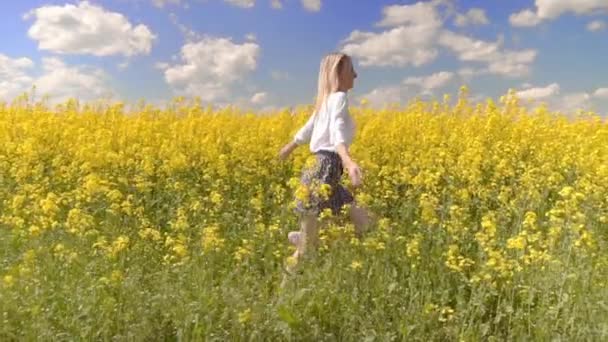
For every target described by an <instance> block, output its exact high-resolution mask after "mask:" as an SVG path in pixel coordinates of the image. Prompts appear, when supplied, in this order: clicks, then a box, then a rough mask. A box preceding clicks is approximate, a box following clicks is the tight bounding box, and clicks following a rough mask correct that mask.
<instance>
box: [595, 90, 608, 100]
mask: <svg viewBox="0 0 608 342" xmlns="http://www.w3.org/2000/svg"><path fill="white" fill-rule="evenodd" d="M593 97H596V98H601V99H608V88H598V89H596V90H595V91H594V92H593Z"/></svg>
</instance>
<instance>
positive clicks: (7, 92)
mask: <svg viewBox="0 0 608 342" xmlns="http://www.w3.org/2000/svg"><path fill="white" fill-rule="evenodd" d="M33 66H34V62H32V61H31V60H30V59H29V58H16V59H12V58H10V57H8V56H5V55H3V54H0V101H1V100H11V99H13V98H15V97H16V96H17V95H19V94H20V93H22V92H24V91H26V90H28V88H29V87H30V86H31V85H32V81H33V79H32V77H31V76H30V75H29V74H28V71H29V70H30V69H32V67H33Z"/></svg>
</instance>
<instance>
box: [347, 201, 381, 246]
mask: <svg viewBox="0 0 608 342" xmlns="http://www.w3.org/2000/svg"><path fill="white" fill-rule="evenodd" d="M349 216H350V219H351V221H352V222H353V224H354V225H355V236H356V237H357V238H361V237H363V234H364V233H365V232H367V231H368V230H369V229H370V227H371V225H372V224H373V223H374V222H375V220H376V217H375V215H374V214H373V213H372V212H371V211H370V210H369V209H367V208H365V207H362V206H357V205H356V204H354V203H353V204H352V205H351V207H350V212H349Z"/></svg>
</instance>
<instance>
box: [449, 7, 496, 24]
mask: <svg viewBox="0 0 608 342" xmlns="http://www.w3.org/2000/svg"><path fill="white" fill-rule="evenodd" d="M489 23H490V21H489V20H488V17H486V12H485V11H484V10H483V9H481V8H471V9H470V10H468V11H467V12H466V13H465V14H458V15H456V19H455V20H454V24H456V26H459V27H464V26H469V25H487V24H489Z"/></svg>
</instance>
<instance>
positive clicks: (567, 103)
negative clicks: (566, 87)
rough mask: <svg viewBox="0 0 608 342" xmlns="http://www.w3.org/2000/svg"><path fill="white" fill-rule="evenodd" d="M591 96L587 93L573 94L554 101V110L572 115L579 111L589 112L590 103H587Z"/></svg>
mask: <svg viewBox="0 0 608 342" xmlns="http://www.w3.org/2000/svg"><path fill="white" fill-rule="evenodd" d="M590 99H591V96H590V95H589V94H587V93H584V92H581V93H573V94H568V95H566V96H564V97H563V98H561V99H560V100H557V101H556V103H557V104H556V106H555V107H556V108H557V109H558V110H561V111H563V112H567V113H572V112H575V111H577V110H579V109H583V110H589V109H591V106H592V105H591V102H590V101H589V100H590Z"/></svg>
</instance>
